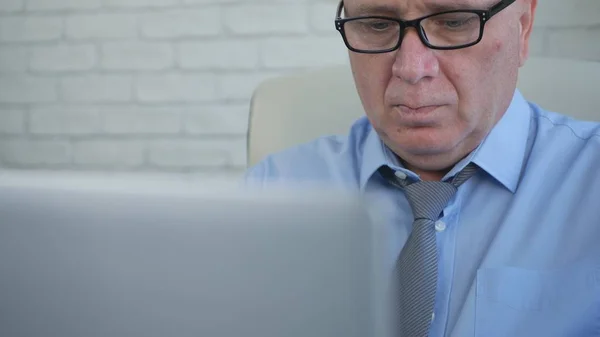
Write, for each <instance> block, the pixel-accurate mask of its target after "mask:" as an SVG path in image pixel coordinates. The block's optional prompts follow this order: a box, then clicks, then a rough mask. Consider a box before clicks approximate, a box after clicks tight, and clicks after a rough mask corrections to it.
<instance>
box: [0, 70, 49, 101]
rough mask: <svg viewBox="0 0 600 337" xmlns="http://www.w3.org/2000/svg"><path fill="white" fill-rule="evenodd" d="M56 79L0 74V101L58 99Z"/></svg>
mask: <svg viewBox="0 0 600 337" xmlns="http://www.w3.org/2000/svg"><path fill="white" fill-rule="evenodd" d="M56 89H57V86H56V81H55V80H54V79H51V78H37V77H31V76H18V75H15V76H12V75H11V76H0V102H2V103H44V102H54V101H56V100H57V99H58V94H57V90H56Z"/></svg>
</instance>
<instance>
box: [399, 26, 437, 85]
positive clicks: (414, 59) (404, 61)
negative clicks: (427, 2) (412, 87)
mask: <svg viewBox="0 0 600 337" xmlns="http://www.w3.org/2000/svg"><path fill="white" fill-rule="evenodd" d="M392 73H393V75H394V76H396V77H398V78H400V79H402V80H403V81H405V82H407V83H409V84H416V83H418V82H419V81H421V80H422V79H424V78H431V77H435V76H437V75H438V73H439V63H438V60H437V58H436V56H435V54H434V51H433V50H432V49H430V48H428V47H427V46H425V45H424V44H423V42H422V41H421V39H420V38H419V34H418V33H417V32H416V31H415V30H414V29H407V30H406V31H405V32H404V37H403V40H402V44H401V45H400V48H399V49H398V50H397V51H396V58H395V60H394V64H393V66H392Z"/></svg>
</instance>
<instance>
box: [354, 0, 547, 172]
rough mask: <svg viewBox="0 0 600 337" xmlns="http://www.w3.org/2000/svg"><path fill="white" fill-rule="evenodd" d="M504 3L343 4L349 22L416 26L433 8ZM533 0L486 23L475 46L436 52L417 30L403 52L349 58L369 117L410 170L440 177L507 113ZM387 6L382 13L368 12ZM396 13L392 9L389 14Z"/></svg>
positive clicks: (364, 0)
mask: <svg viewBox="0 0 600 337" xmlns="http://www.w3.org/2000/svg"><path fill="white" fill-rule="evenodd" d="M498 1H499V0H345V1H344V8H345V13H346V15H345V16H346V17H353V16H358V15H361V16H362V15H383V16H388V17H390V16H392V17H395V18H400V19H404V20H412V19H415V18H419V17H422V16H425V15H428V14H432V13H435V12H438V11H439V10H435V9H432V8H433V5H438V7H439V5H448V6H452V7H457V5H459V6H458V7H460V9H463V8H464V9H484V10H487V9H489V8H490V7H492V6H493V5H495V4H496V3H497V2H498ZM535 5H536V0H517V2H516V3H513V4H512V5H510V6H509V7H507V8H506V9H504V10H503V11H501V12H500V13H498V14H496V16H494V17H492V18H491V19H490V21H488V22H487V23H486V25H485V30H484V35H483V39H482V40H481V42H479V43H478V44H477V45H474V46H471V47H468V48H465V49H458V50H433V49H429V48H427V47H426V46H425V45H423V43H422V42H421V41H420V39H419V37H418V34H417V32H416V31H415V30H414V29H408V30H407V31H406V32H405V36H404V39H403V40H402V45H401V47H400V49H398V50H396V51H394V52H389V53H384V54H359V53H354V52H350V62H351V65H352V71H353V74H354V78H355V81H356V86H357V89H358V93H359V95H360V97H361V100H362V103H363V106H364V108H365V111H366V114H367V117H368V118H369V120H370V122H371V124H372V125H373V127H374V128H375V130H376V131H377V132H378V134H379V135H380V136H381V138H382V139H383V141H384V142H385V143H386V145H387V146H388V147H390V148H391V149H392V150H393V151H394V152H395V153H396V154H397V155H398V156H399V157H400V158H402V160H403V161H405V164H406V165H407V166H408V167H409V168H413V169H415V168H416V169H419V170H426V171H442V170H445V169H447V168H449V167H451V166H453V165H454V164H455V163H456V162H457V161H459V160H460V159H461V158H462V157H464V156H466V155H467V154H468V153H469V152H470V151H472V150H473V149H474V148H476V147H477V146H478V145H479V143H480V142H481V141H482V139H483V138H484V137H485V136H486V135H487V134H488V132H489V131H490V130H491V128H492V127H493V126H494V124H495V123H496V122H497V121H498V120H499V119H500V118H501V117H502V115H503V114H504V112H505V111H506V109H507V108H508V106H509V104H510V102H511V99H512V96H513V93H514V89H515V87H516V82H517V72H518V68H519V66H521V65H522V64H523V63H524V62H525V59H526V58H527V53H528V40H529V34H530V30H531V24H532V21H533V14H534V10H535ZM367 7H368V8H375V7H385V8H386V10H382V11H378V10H372V9H369V10H368V11H366V12H365V8H367ZM390 9H391V11H390Z"/></svg>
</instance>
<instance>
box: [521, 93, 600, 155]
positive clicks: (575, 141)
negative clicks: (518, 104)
mask: <svg viewBox="0 0 600 337" xmlns="http://www.w3.org/2000/svg"><path fill="white" fill-rule="evenodd" d="M531 107H532V110H533V118H534V119H535V123H536V125H537V127H538V132H537V136H538V137H539V138H541V139H543V140H547V141H552V142H561V141H562V142H566V143H565V145H569V146H571V147H572V148H577V147H581V146H584V147H585V146H592V147H598V146H600V122H596V121H587V120H581V119H577V118H574V117H571V116H569V115H565V114H561V113H557V112H553V111H547V110H544V109H542V108H541V107H539V106H538V105H535V104H531ZM598 115H600V110H599V111H598ZM598 154H599V155H600V153H598Z"/></svg>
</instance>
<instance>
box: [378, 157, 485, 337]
mask: <svg viewBox="0 0 600 337" xmlns="http://www.w3.org/2000/svg"><path fill="white" fill-rule="evenodd" d="M382 169H383V170H382V174H383V175H384V176H385V177H386V178H388V180H389V181H390V182H391V183H392V184H394V185H396V186H398V187H400V188H402V189H403V190H404V192H405V194H406V197H407V199H408V201H409V203H410V205H411V207H412V210H413V215H414V222H413V228H412V231H411V233H410V236H409V237H408V240H407V242H406V244H405V245H404V247H403V248H402V252H401V253H400V256H399V258H398V260H397V263H396V269H395V274H394V275H395V277H396V280H397V282H398V283H397V284H396V286H397V289H396V291H397V293H396V299H397V300H398V301H397V302H396V303H397V308H396V310H394V311H395V312H396V314H397V315H398V316H397V326H396V328H395V330H396V331H398V334H399V337H425V336H427V335H428V333H429V327H430V324H431V320H432V317H433V309H434V304H435V294H436V289H437V279H438V277H437V276H438V275H437V267H438V265H437V264H438V261H437V245H436V236H435V222H436V221H437V220H438V219H439V216H440V214H441V213H442V211H443V210H444V208H445V207H446V205H447V204H448V202H449V201H450V199H452V197H453V196H454V194H455V193H456V190H457V188H458V186H460V184H462V183H463V182H465V181H466V180H467V179H469V178H470V177H471V176H472V175H473V174H474V173H475V172H476V170H477V167H476V166H475V165H473V164H470V165H468V166H467V167H465V169H463V170H462V171H461V172H460V173H459V174H458V175H456V176H455V178H454V179H453V180H452V182H450V183H449V182H439V181H418V182H415V183H410V182H407V181H406V180H404V179H399V178H397V177H395V175H394V173H393V171H392V170H391V169H390V168H385V167H382Z"/></svg>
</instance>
